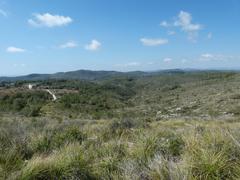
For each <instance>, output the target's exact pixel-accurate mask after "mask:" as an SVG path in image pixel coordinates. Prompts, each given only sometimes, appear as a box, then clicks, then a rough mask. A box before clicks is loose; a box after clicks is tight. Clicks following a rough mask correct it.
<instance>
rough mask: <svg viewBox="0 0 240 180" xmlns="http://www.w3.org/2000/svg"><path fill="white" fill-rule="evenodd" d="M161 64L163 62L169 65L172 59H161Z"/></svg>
mask: <svg viewBox="0 0 240 180" xmlns="http://www.w3.org/2000/svg"><path fill="white" fill-rule="evenodd" d="M163 62H165V63H170V62H172V58H169V57H167V58H164V59H163Z"/></svg>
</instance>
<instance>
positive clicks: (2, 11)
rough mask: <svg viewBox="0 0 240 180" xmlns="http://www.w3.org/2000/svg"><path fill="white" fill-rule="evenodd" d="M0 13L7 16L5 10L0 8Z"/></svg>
mask: <svg viewBox="0 0 240 180" xmlns="http://www.w3.org/2000/svg"><path fill="white" fill-rule="evenodd" d="M0 15H2V16H4V17H7V16H8V14H7V12H6V11H4V10H2V9H0Z"/></svg>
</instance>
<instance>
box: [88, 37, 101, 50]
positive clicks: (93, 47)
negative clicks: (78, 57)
mask: <svg viewBox="0 0 240 180" xmlns="http://www.w3.org/2000/svg"><path fill="white" fill-rule="evenodd" d="M101 45H102V44H101V43H100V42H99V41H97V40H95V39H94V40H92V41H91V43H90V44H87V45H86V46H85V49H86V50H89V51H96V50H98V49H99V48H100V47H101Z"/></svg>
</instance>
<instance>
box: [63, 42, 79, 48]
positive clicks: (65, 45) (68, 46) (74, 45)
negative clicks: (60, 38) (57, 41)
mask: <svg viewBox="0 0 240 180" xmlns="http://www.w3.org/2000/svg"><path fill="white" fill-rule="evenodd" d="M77 46H78V44H77V43H76V42H74V41H69V42H66V43H64V44H61V45H60V46H59V48H61V49H66V48H75V47H77Z"/></svg>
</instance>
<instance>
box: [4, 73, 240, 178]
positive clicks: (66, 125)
mask: <svg viewBox="0 0 240 180" xmlns="http://www.w3.org/2000/svg"><path fill="white" fill-rule="evenodd" d="M239 80H240V74H238V73H229V72H194V73H193V72H192V73H167V74H160V75H159V74H158V75H152V76H135V77H126V76H124V77H114V78H109V79H103V80H97V81H96V80H94V81H79V80H43V81H31V82H29V81H20V82H17V83H15V84H11V83H10V84H9V83H7V82H4V83H2V85H1V88H0V115H1V116H0V179H17V180H34V179H131V180H132V179H136V180H137V179H146V180H148V179H149V180H151V179H153V180H155V179H163V180H165V179H166V180H168V179H171V180H175V179H176V180H178V179H179V180H182V179H187V180H188V179H189V180H194V179H199V180H212V179H216V180H217V179H219V180H221V179H233V180H234V179H240V121H239V115H240V114H239V110H240V109H239V107H240V102H239V99H240V98H239V90H240V86H239V82H240V81H239ZM28 83H33V84H35V87H34V89H33V90H27V88H25V86H26V85H27V84H28ZM44 89H52V91H54V92H55V93H56V95H57V97H58V99H57V101H55V102H53V101H52V98H51V96H50V95H49V94H48V93H47V92H46V91H44Z"/></svg>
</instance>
